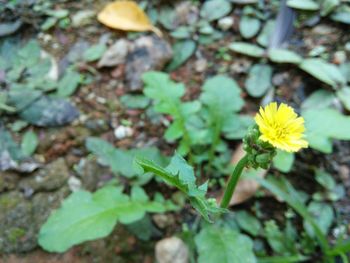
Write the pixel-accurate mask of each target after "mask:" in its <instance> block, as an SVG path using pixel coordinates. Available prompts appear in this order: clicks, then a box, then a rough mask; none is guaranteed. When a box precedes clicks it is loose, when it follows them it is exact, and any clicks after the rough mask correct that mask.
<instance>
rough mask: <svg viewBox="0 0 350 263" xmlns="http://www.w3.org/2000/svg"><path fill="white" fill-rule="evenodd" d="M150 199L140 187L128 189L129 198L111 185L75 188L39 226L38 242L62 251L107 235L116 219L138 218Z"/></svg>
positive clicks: (46, 247)
mask: <svg viewBox="0 0 350 263" xmlns="http://www.w3.org/2000/svg"><path fill="white" fill-rule="evenodd" d="M152 203H153V202H151V201H149V200H148V197H147V195H146V194H145V193H144V191H143V190H142V188H139V187H133V188H132V189H131V198H129V196H127V195H125V194H123V193H122V189H121V188H118V187H113V186H107V187H104V188H101V189H100V190H98V191H97V192H95V193H93V194H91V193H89V192H86V191H77V192H74V193H73V194H71V195H70V196H69V197H68V198H67V199H66V200H64V202H63V204H62V206H61V207H60V208H59V209H58V210H56V211H54V212H53V213H52V214H51V215H50V217H49V219H48V220H47V221H46V223H45V224H44V225H43V226H42V227H41V229H40V232H39V240H38V241H39V244H40V246H41V247H42V248H44V249H45V250H47V251H49V252H64V251H66V250H67V249H69V248H70V247H72V246H74V245H76V244H80V243H82V242H84V241H88V240H94V239H97V238H102V237H105V236H107V235H108V234H110V233H111V232H112V230H113V228H114V227H115V225H116V223H117V221H120V222H121V223H124V224H130V223H133V222H136V221H138V220H140V219H141V218H143V216H144V215H145V212H147V211H149V210H151V209H149V206H150V207H152ZM164 211H165V209H164V210H163V212H164Z"/></svg>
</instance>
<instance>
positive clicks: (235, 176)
mask: <svg viewBox="0 0 350 263" xmlns="http://www.w3.org/2000/svg"><path fill="white" fill-rule="evenodd" d="M247 162H248V156H247V155H245V156H244V157H243V158H242V159H241V160H240V161H239V162H238V163H237V165H236V167H235V169H234V170H233V173H232V175H231V177H230V179H229V181H228V184H227V187H226V189H225V193H224V197H223V198H222V200H221V204H220V207H222V208H227V207H228V205H229V203H230V201H231V198H232V195H233V192H234V191H235V188H236V185H237V182H238V180H239V177H240V176H241V174H242V171H243V169H244V167H245V166H246V164H247Z"/></svg>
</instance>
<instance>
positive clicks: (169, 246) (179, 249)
mask: <svg viewBox="0 0 350 263" xmlns="http://www.w3.org/2000/svg"><path fill="white" fill-rule="evenodd" d="M155 254H156V259H157V262H159V263H187V262H188V254H189V253H188V248H187V246H186V244H185V243H184V242H183V241H182V240H181V239H180V238H178V237H170V238H164V239H162V240H160V241H158V242H157V244H156V253H155Z"/></svg>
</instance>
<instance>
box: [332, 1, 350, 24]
mask: <svg viewBox="0 0 350 263" xmlns="http://www.w3.org/2000/svg"><path fill="white" fill-rule="evenodd" d="M331 19H332V20H333V21H336V22H340V23H344V24H347V25H350V7H349V6H348V5H341V6H340V7H339V8H337V9H336V10H335V11H334V12H333V13H332V15H331Z"/></svg>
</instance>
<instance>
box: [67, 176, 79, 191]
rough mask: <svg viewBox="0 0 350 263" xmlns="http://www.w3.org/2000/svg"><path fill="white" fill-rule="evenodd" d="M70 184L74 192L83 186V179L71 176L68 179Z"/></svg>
mask: <svg viewBox="0 0 350 263" xmlns="http://www.w3.org/2000/svg"><path fill="white" fill-rule="evenodd" d="M68 186H69V189H70V190H71V191H72V192H76V191H78V190H80V188H81V181H80V180H79V179H78V178H77V177H75V176H70V177H69V179H68Z"/></svg>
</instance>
